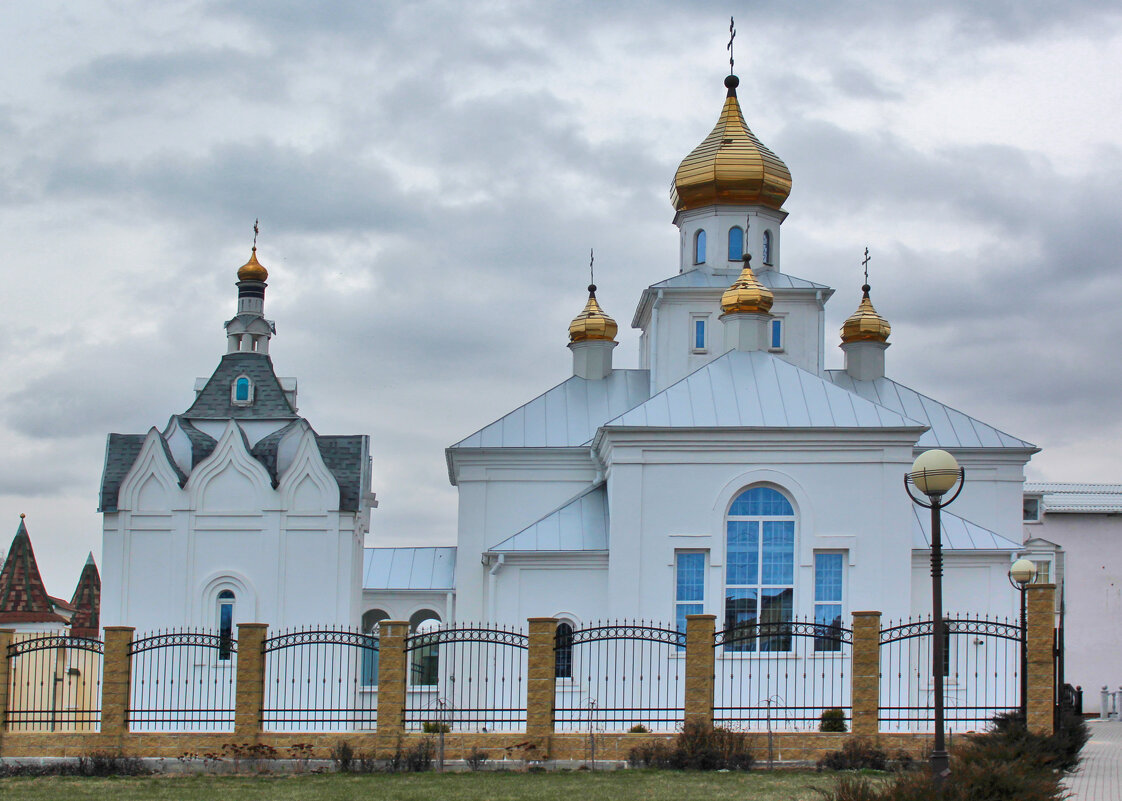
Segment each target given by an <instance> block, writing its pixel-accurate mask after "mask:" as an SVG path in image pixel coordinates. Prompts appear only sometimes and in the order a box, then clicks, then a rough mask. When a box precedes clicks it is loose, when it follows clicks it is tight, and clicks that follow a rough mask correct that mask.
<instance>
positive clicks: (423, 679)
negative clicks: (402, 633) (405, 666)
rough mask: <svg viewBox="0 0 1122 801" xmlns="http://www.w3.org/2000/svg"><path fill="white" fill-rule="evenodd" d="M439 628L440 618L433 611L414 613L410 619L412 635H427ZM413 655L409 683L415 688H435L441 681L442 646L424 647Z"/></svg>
mask: <svg viewBox="0 0 1122 801" xmlns="http://www.w3.org/2000/svg"><path fill="white" fill-rule="evenodd" d="M439 627H440V616H439V615H437V614H436V612H434V611H432V610H431V609H422V610H421V611H419V612H414V613H413V614H412V615H411V616H410V618H409V632H410V633H411V634H425V633H427V632H430V631H436V629H437V628H439ZM411 653H412V654H413V657H412V658H411V659H410V661H409V683H410V684H412V685H413V686H414V687H435V686H436V684H437V682H438V681H439V679H440V646H439V645H422V646H421V647H419V648H415V649H413V651H412V652H411Z"/></svg>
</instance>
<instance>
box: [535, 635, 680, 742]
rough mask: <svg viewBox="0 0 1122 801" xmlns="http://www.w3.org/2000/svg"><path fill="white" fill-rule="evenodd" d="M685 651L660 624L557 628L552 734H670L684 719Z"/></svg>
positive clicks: (675, 638)
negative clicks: (631, 731)
mask: <svg viewBox="0 0 1122 801" xmlns="http://www.w3.org/2000/svg"><path fill="white" fill-rule="evenodd" d="M685 647H686V635H685V634H684V633H683V632H680V631H677V630H676V629H672V628H669V627H667V626H665V625H654V624H650V625H648V624H646V623H642V622H639V623H595V624H593V625H591V626H588V627H586V628H582V629H571V628H569V627H568V625H567V624H562V626H558V636H557V640H556V644H555V674H556V679H557V688H556V698H555V703H554V716H555V724H554V725H555V727H556V730H557V731H594V732H595V731H627V730H628V729H630V728H631V727H633V726H643V727H644V728H646V729H648V730H650V731H672V730H674V729H675V728H677V727H678V726H680V725H681V723H682V720H683V719H684V717H685V661H686V651H685Z"/></svg>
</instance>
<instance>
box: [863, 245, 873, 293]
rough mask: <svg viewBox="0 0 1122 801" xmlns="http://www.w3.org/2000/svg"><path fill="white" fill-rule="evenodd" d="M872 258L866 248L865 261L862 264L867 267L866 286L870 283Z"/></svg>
mask: <svg viewBox="0 0 1122 801" xmlns="http://www.w3.org/2000/svg"><path fill="white" fill-rule="evenodd" d="M871 258H872V256H870V255H869V249H868V248H867V247H866V248H865V260H864V261H862V262H861V264H862V265H863V266H864V267H865V283H866V284H867V283H869V259H871Z"/></svg>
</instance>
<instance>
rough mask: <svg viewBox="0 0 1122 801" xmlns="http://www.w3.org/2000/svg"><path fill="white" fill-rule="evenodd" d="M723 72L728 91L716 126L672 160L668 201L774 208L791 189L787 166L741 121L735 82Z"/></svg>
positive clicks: (685, 205)
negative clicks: (680, 157) (675, 164)
mask: <svg viewBox="0 0 1122 801" xmlns="http://www.w3.org/2000/svg"><path fill="white" fill-rule="evenodd" d="M739 85H740V79H739V78H737V77H736V76H735V75H730V76H728V77H727V78H725V86H727V87H728V90H729V91H728V96H727V98H726V99H725V106H724V108H723V109H721V117H720V119H718V120H717V126H716V127H715V128H714V129H713V131H712V132H711V133H710V134H709V136H707V137H705V139H704V141H702V143H701V144H700V145H698V146H697V147H695V148H694V149H693V152H692V153H690V154H689V155H688V156H686V157H685V158H684V159H683V160H682V163H681V164H679V165H678V171H677V172H676V173H674V186H673V187H672V188H671V190H670V202H671V203H672V204H673V205H674V208H675V209H676V210H677V211H686V210H687V209H696V208H699V207H701V206H711V205H713V204H715V203H717V204H737V205H762V206H767V207H768V208H772V209H778V208H780V207H781V206H782V205H783V201H785V200H786V199H787V196H788V195H790V194H791V172H790V171H789V170H788V169H787V165H786V164H784V163H783V162H782V161H781V160H780V158H779V157H778V156H777V155H775V154H774V153H772V152H771V151H770V150H768V149H767V148H766V147H764V145H763V143H762V142H760V140H759V139H757V138H756V136H755V134H753V133H752V131H751V130H749V128H748V125H747V124H746V123H745V122H744V114H743V113H742V112H741V111H740V103H739V102H738V101H737V99H736V87H737V86H739Z"/></svg>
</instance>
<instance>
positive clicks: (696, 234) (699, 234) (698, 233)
mask: <svg viewBox="0 0 1122 801" xmlns="http://www.w3.org/2000/svg"><path fill="white" fill-rule="evenodd" d="M701 237H705V254H704V255H705V258H704V259H701V260H700V261H699V260H698V258H697V257H698V256H699V255H702V254H699V253H698V252H697V250H698V248H697V241H698V240H699V239H700V238H701ZM708 258H709V235H708V234H707V233H705V229H704V228H698V229H697V230H696V231H694V234H693V263H694V264H705V261H706V259H708Z"/></svg>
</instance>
